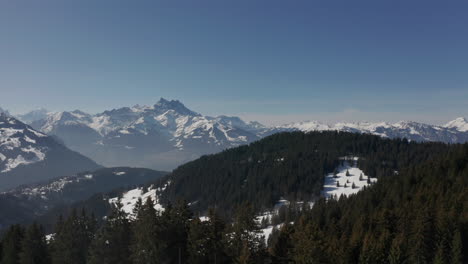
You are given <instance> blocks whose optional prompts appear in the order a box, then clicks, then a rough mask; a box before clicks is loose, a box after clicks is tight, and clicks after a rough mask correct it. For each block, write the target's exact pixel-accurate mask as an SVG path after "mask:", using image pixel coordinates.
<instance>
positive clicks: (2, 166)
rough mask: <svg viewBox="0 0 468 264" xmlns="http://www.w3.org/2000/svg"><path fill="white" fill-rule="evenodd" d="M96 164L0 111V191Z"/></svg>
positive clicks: (81, 169)
mask: <svg viewBox="0 0 468 264" xmlns="http://www.w3.org/2000/svg"><path fill="white" fill-rule="evenodd" d="M99 167H100V166H99V165H98V164H96V163H95V162H94V161H92V160H90V159H89V158H87V157H84V156H83V155H81V154H79V153H77V152H74V151H71V150H69V149H68V148H66V147H65V146H63V145H62V144H60V143H58V142H57V141H56V140H55V139H53V138H52V137H50V136H47V135H45V134H43V133H40V132H37V131H36V130H34V129H32V128H31V127H30V126H28V125H26V124H24V123H22V122H20V121H18V120H16V119H14V118H13V117H10V116H7V115H4V114H0V190H2V189H6V188H11V187H14V186H17V185H19V184H25V183H32V182H38V181H41V180H46V179H51V178H55V177H58V176H62V175H67V174H72V173H76V172H78V171H83V170H92V169H97V168H99Z"/></svg>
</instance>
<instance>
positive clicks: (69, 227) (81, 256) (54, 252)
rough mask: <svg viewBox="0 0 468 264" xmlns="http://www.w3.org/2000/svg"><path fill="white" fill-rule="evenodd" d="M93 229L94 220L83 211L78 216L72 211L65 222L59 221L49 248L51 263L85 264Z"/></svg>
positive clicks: (94, 225) (94, 226)
mask: <svg viewBox="0 0 468 264" xmlns="http://www.w3.org/2000/svg"><path fill="white" fill-rule="evenodd" d="M95 228H96V220H95V219H94V217H93V216H91V217H90V216H88V215H87V214H86V212H85V211H84V210H82V212H81V214H80V215H78V213H77V212H76V210H73V211H72V213H71V214H70V216H69V217H68V218H67V219H66V220H65V221H63V220H61V219H59V221H58V223H57V226H56V230H55V235H54V238H53V239H52V241H51V246H50V247H51V258H52V263H54V264H84V263H86V259H87V257H88V249H89V245H90V244H91V241H92V239H93V236H94V232H95Z"/></svg>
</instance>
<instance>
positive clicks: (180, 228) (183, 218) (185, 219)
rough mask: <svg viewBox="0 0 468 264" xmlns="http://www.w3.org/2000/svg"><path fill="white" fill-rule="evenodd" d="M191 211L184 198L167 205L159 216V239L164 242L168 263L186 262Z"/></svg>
mask: <svg viewBox="0 0 468 264" xmlns="http://www.w3.org/2000/svg"><path fill="white" fill-rule="evenodd" d="M192 215H193V214H192V212H191V211H190V209H189V208H188V205H187V203H186V202H185V201H184V200H178V201H177V202H176V203H175V205H174V206H168V207H167V208H166V210H165V211H164V212H163V214H162V216H161V222H162V227H163V229H162V233H161V239H163V240H164V241H165V242H166V249H165V250H164V251H165V255H166V257H167V258H168V260H169V263H186V262H187V259H188V252H187V239H188V230H189V224H190V220H191V219H192Z"/></svg>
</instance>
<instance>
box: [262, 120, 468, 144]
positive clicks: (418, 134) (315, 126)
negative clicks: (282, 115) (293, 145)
mask: <svg viewBox="0 0 468 264" xmlns="http://www.w3.org/2000/svg"><path fill="white" fill-rule="evenodd" d="M331 130H336V131H345V132H353V133H366V134H373V135H377V136H381V137H386V138H407V139H409V140H413V141H441V142H446V143H463V142H467V141H468V133H467V132H468V123H467V121H466V120H465V119H464V118H457V119H455V120H453V121H451V122H449V123H447V124H446V125H444V126H437V125H428V124H423V123H418V122H412V121H400V122H396V123H387V122H356V123H350V122H347V123H346V122H340V123H335V124H331V125H329V124H324V123H321V122H318V121H307V122H298V123H291V124H286V125H282V126H276V127H273V128H271V129H269V131H268V132H265V134H267V135H269V134H272V133H275V132H281V131H303V132H310V131H331Z"/></svg>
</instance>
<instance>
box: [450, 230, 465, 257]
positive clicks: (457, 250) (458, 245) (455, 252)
mask: <svg viewBox="0 0 468 264" xmlns="http://www.w3.org/2000/svg"><path fill="white" fill-rule="evenodd" d="M451 251H452V252H451V254H450V255H451V256H450V263H452V264H462V263H463V242H462V236H461V233H460V231H459V230H458V229H455V233H454V234H453V240H452V250H451ZM465 253H466V252H465Z"/></svg>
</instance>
